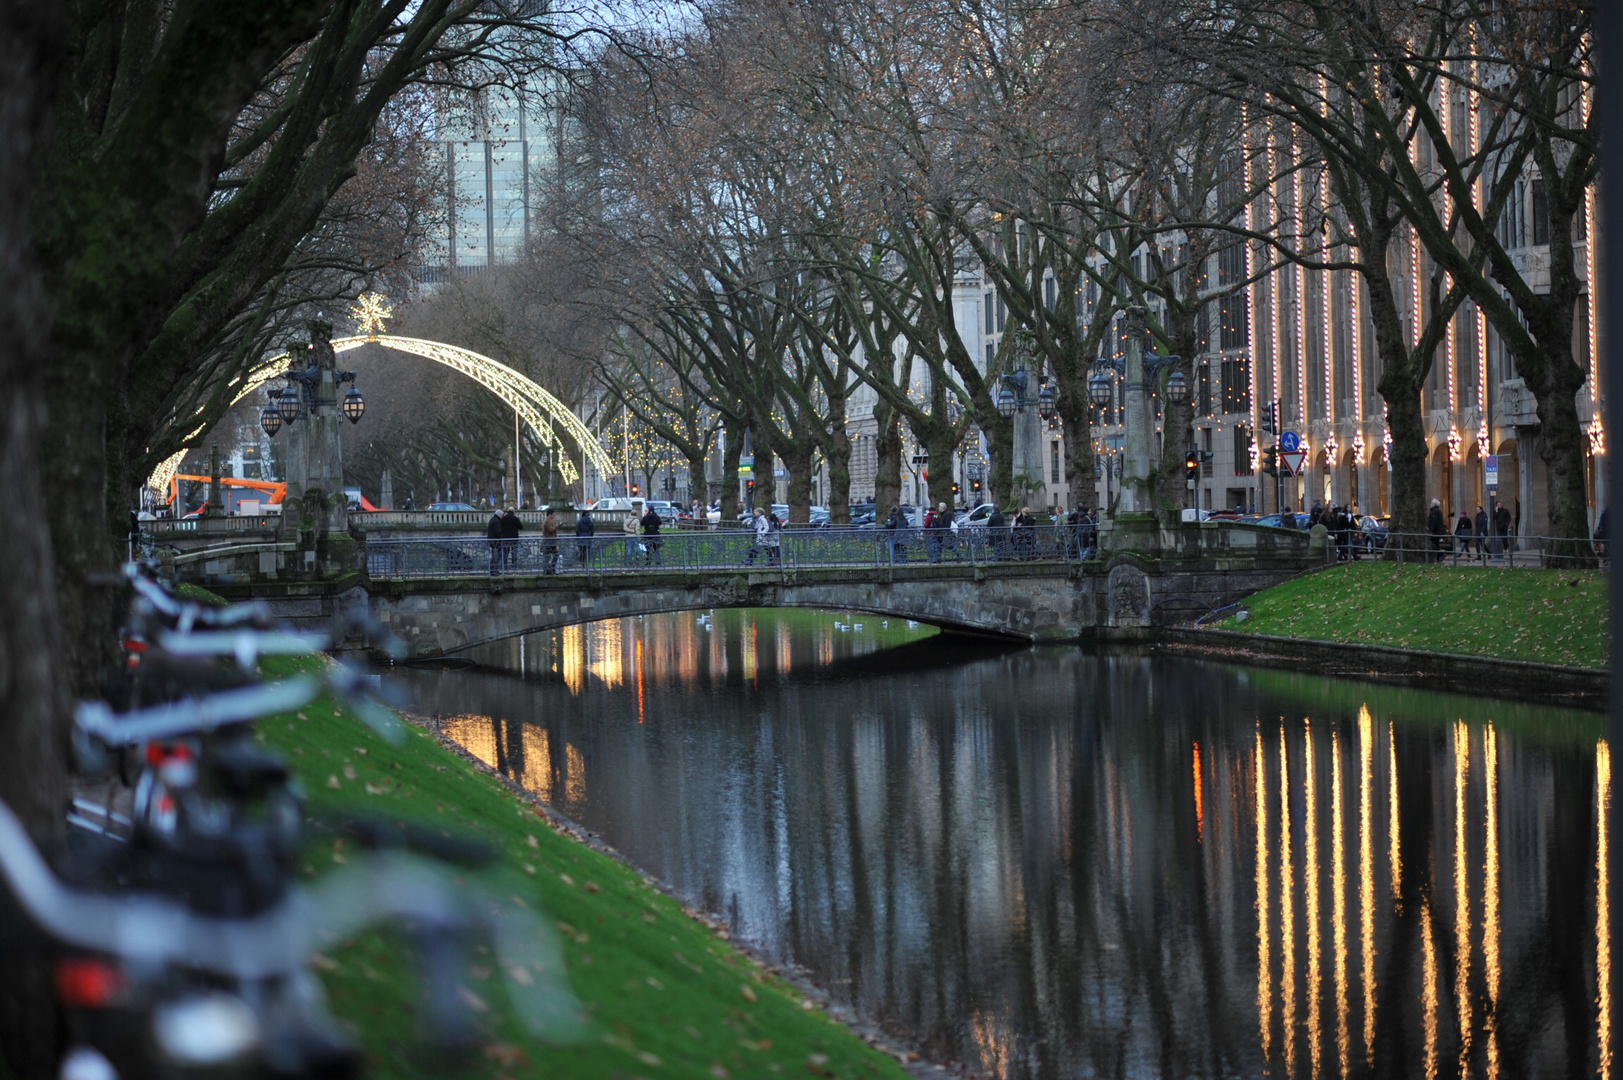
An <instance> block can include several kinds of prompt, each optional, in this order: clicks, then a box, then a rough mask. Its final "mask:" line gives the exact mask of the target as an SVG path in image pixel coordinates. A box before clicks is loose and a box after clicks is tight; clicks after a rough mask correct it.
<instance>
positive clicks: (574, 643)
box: [562, 625, 586, 695]
mask: <svg viewBox="0 0 1623 1080" xmlns="http://www.w3.org/2000/svg"><path fill="white" fill-rule="evenodd" d="M562 643H563V668H564V685H565V686H567V687H569V692H570V693H571V694H576V695H578V694H580V692H581V691H583V690H585V689H586V628H585V627H583V626H579V625H576V626H566V627H564V628H563V633H562Z"/></svg>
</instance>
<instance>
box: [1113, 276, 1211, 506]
mask: <svg viewBox="0 0 1623 1080" xmlns="http://www.w3.org/2000/svg"><path fill="white" fill-rule="evenodd" d="M1144 333H1145V312H1144V309H1143V308H1141V307H1132V308H1128V309H1127V355H1126V356H1125V357H1124V358H1122V359H1121V360H1116V359H1114V358H1105V357H1101V358H1100V359H1099V360H1098V361H1096V362H1095V365H1094V366H1095V371H1094V374H1093V376H1092V377H1091V378H1090V379H1089V380H1088V398H1089V400H1091V401H1092V402H1093V403H1094V404H1095V405H1108V404H1109V403H1110V376H1109V375H1107V374H1106V372H1107V371H1108V372H1114V373H1115V375H1116V376H1117V377H1118V378H1120V379H1121V380H1122V390H1123V394H1122V397H1123V402H1122V405H1123V412H1124V414H1125V415H1124V416H1123V417H1122V426H1123V427H1124V428H1125V429H1126V431H1125V434H1126V448H1125V461H1124V462H1123V464H1122V490H1121V510H1122V512H1123V513H1128V514H1146V513H1149V512H1150V511H1151V510H1152V509H1153V507H1154V503H1153V500H1152V499H1151V497H1150V490H1149V479H1150V412H1149V395H1150V393H1151V392H1152V391H1153V390H1154V388H1155V385H1156V378H1157V376H1158V375H1159V374H1160V373H1161V369H1162V368H1166V367H1171V366H1172V365H1174V364H1177V363H1178V362H1179V360H1180V359H1181V358H1180V357H1177V356H1159V355H1157V354H1155V353H1148V354H1146V353H1145V352H1144ZM1166 393H1167V400H1168V401H1170V402H1172V403H1174V404H1182V403H1183V402H1185V401H1188V400H1189V381H1188V380H1187V379H1185V378H1184V377H1183V373H1182V372H1180V371H1178V370H1177V369H1176V368H1174V369H1173V371H1172V374H1171V375H1170V376H1168V377H1167V387H1166Z"/></svg>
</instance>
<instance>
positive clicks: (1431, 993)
mask: <svg viewBox="0 0 1623 1080" xmlns="http://www.w3.org/2000/svg"><path fill="white" fill-rule="evenodd" d="M1420 982H1421V987H1420V995H1421V998H1420V1009H1421V1014H1422V1016H1423V1017H1424V1022H1425V1028H1426V1058H1425V1062H1426V1064H1425V1075H1426V1076H1427V1078H1428V1080H1429V1078H1430V1077H1433V1076H1436V1075H1437V945H1436V943H1435V942H1433V941H1432V939H1431V901H1430V900H1429V899H1425V900H1422V901H1421V902H1420Z"/></svg>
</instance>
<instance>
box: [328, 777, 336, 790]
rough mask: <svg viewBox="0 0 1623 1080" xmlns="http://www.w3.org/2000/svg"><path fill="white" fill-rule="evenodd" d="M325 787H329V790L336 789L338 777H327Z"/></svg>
mask: <svg viewBox="0 0 1623 1080" xmlns="http://www.w3.org/2000/svg"><path fill="white" fill-rule="evenodd" d="M327 786H328V787H330V788H336V787H337V786H338V777H336V776H329V777H327Z"/></svg>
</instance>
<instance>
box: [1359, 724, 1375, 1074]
mask: <svg viewBox="0 0 1623 1080" xmlns="http://www.w3.org/2000/svg"><path fill="white" fill-rule="evenodd" d="M1358 770H1359V775H1358V935H1359V942H1360V944H1361V945H1362V946H1363V975H1364V1064H1365V1065H1366V1066H1367V1067H1368V1068H1371V1069H1373V1068H1374V1067H1375V837H1374V835H1373V831H1374V826H1373V824H1372V822H1371V820H1370V819H1371V817H1372V816H1373V815H1374V810H1375V797H1374V777H1375V723H1374V721H1373V720H1372V719H1371V717H1370V715H1369V706H1368V705H1360V706H1359V708H1358Z"/></svg>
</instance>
